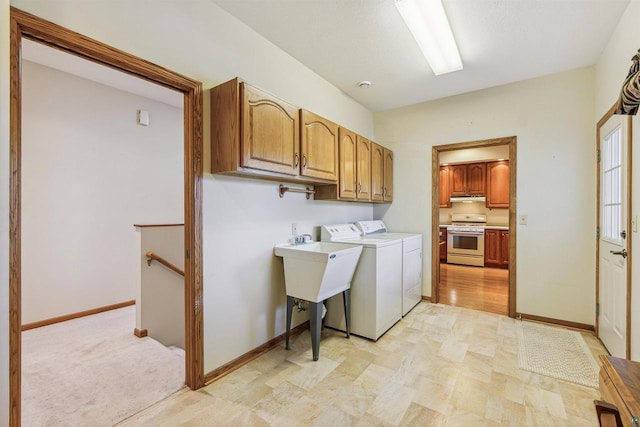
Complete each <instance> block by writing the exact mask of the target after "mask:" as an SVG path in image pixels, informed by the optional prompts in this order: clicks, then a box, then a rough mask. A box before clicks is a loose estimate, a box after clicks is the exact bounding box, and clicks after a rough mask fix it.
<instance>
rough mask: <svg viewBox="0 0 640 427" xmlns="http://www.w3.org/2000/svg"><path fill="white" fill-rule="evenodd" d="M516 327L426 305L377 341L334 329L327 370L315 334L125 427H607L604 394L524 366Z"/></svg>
mask: <svg viewBox="0 0 640 427" xmlns="http://www.w3.org/2000/svg"><path fill="white" fill-rule="evenodd" d="M516 322H517V320H514V319H510V318H508V317H505V316H500V315H496V314H491V313H485V312H481V311H475V310H470V309H465V308H459V307H452V306H446V305H440V304H430V303H421V304H419V305H418V306H417V307H416V308H415V309H414V310H413V311H411V313H409V315H408V316H406V317H405V318H404V319H402V321H400V322H399V323H398V324H396V325H395V326H394V327H393V328H392V329H391V330H390V331H389V332H387V333H386V334H385V335H384V336H383V337H381V338H380V339H379V340H378V342H376V343H374V342H371V341H368V340H365V339H361V338H358V337H354V336H352V337H351V339H348V340H347V339H346V338H345V337H344V334H342V333H340V332H336V331H332V330H330V329H325V330H324V332H323V336H322V342H321V345H320V360H319V361H317V362H313V361H312V360H311V348H310V335H309V333H308V332H305V333H303V334H302V335H300V336H299V337H297V338H296V339H295V340H294V341H293V344H292V349H291V350H289V351H287V350H285V349H284V346H280V347H278V348H276V349H274V350H272V351H270V352H268V353H266V354H265V355H263V356H261V357H259V358H258V359H256V360H254V361H252V362H250V363H249V364H247V365H245V366H243V367H242V368H240V369H238V370H236V371H234V372H232V373H231V374H229V375H227V376H225V377H223V378H222V379H220V380H218V381H216V382H214V383H212V384H210V385H209V386H207V387H205V388H203V389H201V390H199V391H190V390H183V391H181V392H179V393H177V394H175V395H173V396H171V397H169V398H167V399H166V400H164V401H162V402H159V403H158V404H156V405H154V406H152V407H150V408H148V409H146V410H145V411H143V412H141V413H139V414H137V415H136V416H134V417H132V418H130V419H128V420H126V421H124V422H123V423H122V424H121V425H122V426H148V425H155V426H177V425H184V426H332V427H335V426H545V427H546V426H583V427H584V426H597V425H598V422H597V419H596V417H595V411H594V409H593V400H594V399H598V398H599V397H600V394H599V392H598V391H597V390H595V389H591V388H588V387H584V386H580V385H576V384H573V383H568V382H564V381H561V380H556V379H553V378H550V377H545V376H541V375H538V374H534V373H531V372H526V371H522V370H520V369H519V368H518V354H517V351H518V344H517V335H516ZM582 335H583V337H584V339H585V341H586V342H587V344H588V345H589V347H590V349H591V350H592V353H593V354H594V356H595V355H597V354H604V353H605V352H606V350H605V349H604V348H603V347H602V346H601V344H600V343H599V341H598V340H597V339H596V338H595V337H594V336H593V335H590V334H588V333H583V334H582Z"/></svg>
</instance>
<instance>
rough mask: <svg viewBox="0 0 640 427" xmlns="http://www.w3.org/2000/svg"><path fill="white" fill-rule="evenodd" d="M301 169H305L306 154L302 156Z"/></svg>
mask: <svg viewBox="0 0 640 427" xmlns="http://www.w3.org/2000/svg"><path fill="white" fill-rule="evenodd" d="M302 167H303V168H305V169H306V168H307V155H306V154H305V155H303V156H302Z"/></svg>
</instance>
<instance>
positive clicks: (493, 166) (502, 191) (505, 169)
mask: <svg viewBox="0 0 640 427" xmlns="http://www.w3.org/2000/svg"><path fill="white" fill-rule="evenodd" d="M487 207H488V208H508V207H509V161H508V160H503V161H499V162H490V163H488V164H487Z"/></svg>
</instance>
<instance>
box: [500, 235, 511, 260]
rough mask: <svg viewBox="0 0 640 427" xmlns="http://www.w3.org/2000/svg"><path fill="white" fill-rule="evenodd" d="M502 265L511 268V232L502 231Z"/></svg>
mask: <svg viewBox="0 0 640 427" xmlns="http://www.w3.org/2000/svg"><path fill="white" fill-rule="evenodd" d="M500 264H501V265H502V266H504V267H507V266H509V231H508V230H502V231H500Z"/></svg>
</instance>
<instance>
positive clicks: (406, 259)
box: [356, 220, 422, 316]
mask: <svg viewBox="0 0 640 427" xmlns="http://www.w3.org/2000/svg"><path fill="white" fill-rule="evenodd" d="M356 226H357V227H358V229H359V230H360V231H362V237H363V238H370V239H372V238H389V239H400V240H402V315H403V316H406V315H407V313H409V311H411V309H412V308H413V307H415V306H416V305H418V303H419V302H420V301H422V234H415V233H389V232H388V230H387V226H386V225H385V224H384V222H382V221H380V220H375V221H358V222H356Z"/></svg>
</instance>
